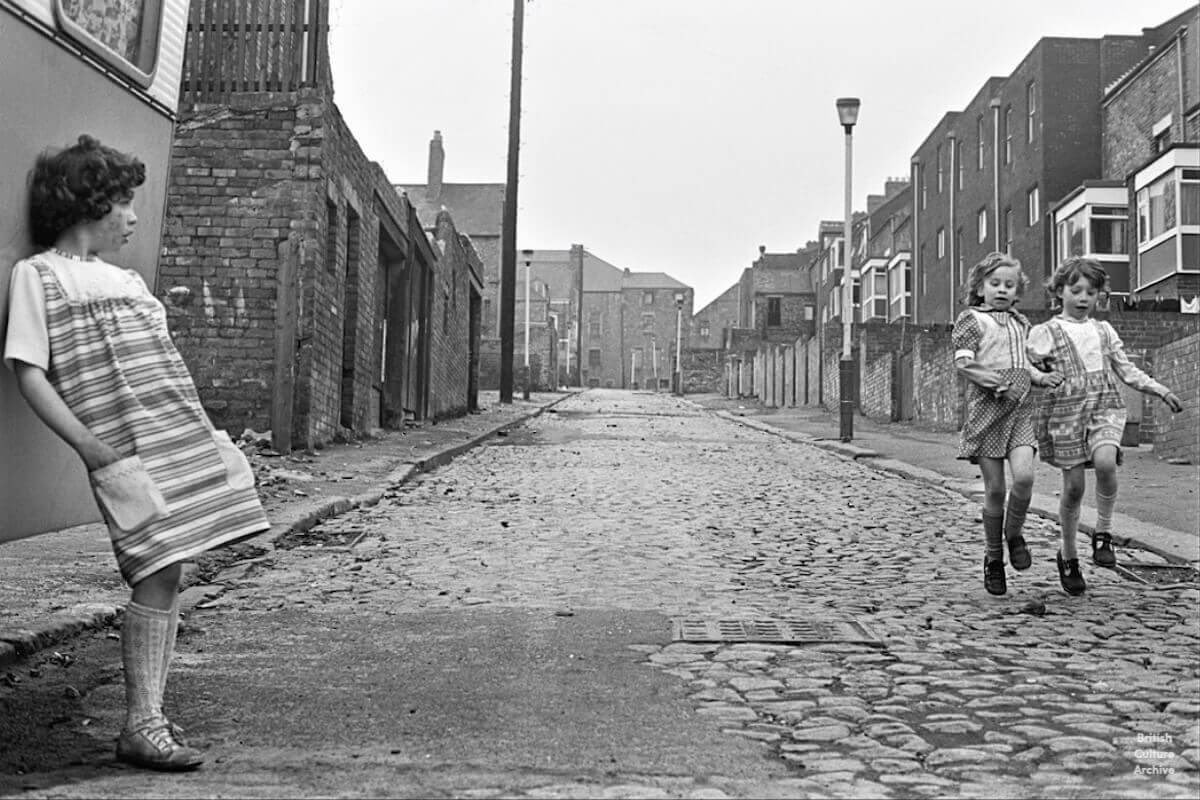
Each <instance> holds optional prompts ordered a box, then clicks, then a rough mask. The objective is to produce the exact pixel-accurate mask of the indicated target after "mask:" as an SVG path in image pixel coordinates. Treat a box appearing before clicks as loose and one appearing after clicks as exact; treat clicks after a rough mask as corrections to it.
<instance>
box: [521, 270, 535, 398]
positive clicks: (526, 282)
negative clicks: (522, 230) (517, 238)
mask: <svg viewBox="0 0 1200 800" xmlns="http://www.w3.org/2000/svg"><path fill="white" fill-rule="evenodd" d="M521 256H522V257H523V258H524V259H525V388H524V390H523V392H522V396H523V397H524V398H525V399H526V400H528V399H529V273H530V272H531V271H532V268H533V251H532V250H522V251H521Z"/></svg>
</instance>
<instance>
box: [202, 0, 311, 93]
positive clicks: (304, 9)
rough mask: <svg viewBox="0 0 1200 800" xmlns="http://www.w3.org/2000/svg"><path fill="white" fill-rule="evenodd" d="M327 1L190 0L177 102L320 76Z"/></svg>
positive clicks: (306, 82) (291, 87)
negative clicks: (185, 45) (185, 46)
mask: <svg viewBox="0 0 1200 800" xmlns="http://www.w3.org/2000/svg"><path fill="white" fill-rule="evenodd" d="M327 5H328V0H192V3H191V12H190V14H189V16H188V26H187V49H186V53H185V56H184V64H183V82H182V86H181V89H180V102H181V104H184V105H187V104H193V105H194V104H196V103H222V102H227V101H228V100H229V96H230V95H231V94H233V93H235V92H291V91H296V90H297V89H299V88H300V87H302V86H313V85H315V84H316V83H317V82H318V81H319V80H323V79H324V77H325V76H324V74H323V71H324V70H325V69H327V66H323V65H325V64H327V59H326V58H325V53H324V52H323V50H324V48H325V45H326V41H327V38H326V36H325V32H326V30H327V28H328V19H329V16H328V13H329V12H328V7H327Z"/></svg>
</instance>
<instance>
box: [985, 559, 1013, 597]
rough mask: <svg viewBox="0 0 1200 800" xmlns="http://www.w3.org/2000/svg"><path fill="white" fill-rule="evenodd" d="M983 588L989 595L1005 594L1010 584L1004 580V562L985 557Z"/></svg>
mask: <svg viewBox="0 0 1200 800" xmlns="http://www.w3.org/2000/svg"><path fill="white" fill-rule="evenodd" d="M983 588H985V589H987V590H988V594H1004V593H1005V592H1007V591H1008V583H1007V582H1006V581H1005V580H1004V562H1003V561H1001V560H999V559H996V560H994V561H993V560H992V559H990V558H987V557H985V558H984V559H983Z"/></svg>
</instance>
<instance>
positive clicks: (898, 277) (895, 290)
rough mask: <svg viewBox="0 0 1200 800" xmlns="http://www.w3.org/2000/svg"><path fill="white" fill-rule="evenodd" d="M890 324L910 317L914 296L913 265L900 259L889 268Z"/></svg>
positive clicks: (906, 260)
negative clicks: (912, 297)
mask: <svg viewBox="0 0 1200 800" xmlns="http://www.w3.org/2000/svg"><path fill="white" fill-rule="evenodd" d="M887 278H888V322H894V321H895V320H898V319H900V318H901V317H907V316H908V303H909V298H910V297H911V296H912V263H911V262H909V261H908V259H899V260H897V261H896V262H895V263H894V264H892V265H890V266H889V267H888V275H887Z"/></svg>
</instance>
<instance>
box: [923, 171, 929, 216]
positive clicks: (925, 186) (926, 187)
mask: <svg viewBox="0 0 1200 800" xmlns="http://www.w3.org/2000/svg"><path fill="white" fill-rule="evenodd" d="M928 202H929V182H928V181H926V180H925V165H924V164H922V165H921V208H922V210H923V209H924V208H925V206H926V205H927V204H928Z"/></svg>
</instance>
